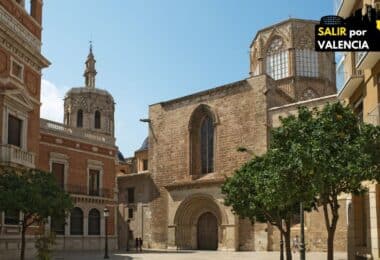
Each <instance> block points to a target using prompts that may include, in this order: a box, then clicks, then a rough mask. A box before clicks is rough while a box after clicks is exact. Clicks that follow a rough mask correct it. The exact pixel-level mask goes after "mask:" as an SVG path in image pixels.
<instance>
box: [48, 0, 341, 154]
mask: <svg viewBox="0 0 380 260" xmlns="http://www.w3.org/2000/svg"><path fill="white" fill-rule="evenodd" d="M62 3H63V1H56V0H51V1H44V17H43V19H44V20H43V53H44V55H45V56H46V57H47V58H48V59H49V60H50V61H51V62H52V65H51V66H50V67H49V68H48V69H45V70H44V71H43V84H42V87H43V89H42V102H43V106H42V116H43V117H45V118H49V119H52V120H56V121H62V118H63V107H62V106H63V102H62V99H63V96H64V93H65V92H66V91H67V90H68V89H69V88H71V87H74V86H82V85H83V84H84V83H83V82H84V79H83V76H82V75H83V70H84V61H85V59H86V56H87V54H88V45H89V44H88V42H89V40H90V39H92V40H93V42H94V54H95V58H96V59H97V71H98V76H97V86H98V87H99V88H103V89H107V90H108V91H109V92H111V93H112V95H113V96H114V98H115V101H116V115H115V120H116V138H117V145H118V146H119V148H120V150H121V151H122V152H123V154H124V155H125V156H131V155H133V152H134V151H135V150H136V149H137V148H139V146H140V145H141V143H142V142H143V140H144V138H145V137H146V136H147V134H148V131H147V126H146V124H144V123H141V122H139V119H140V118H146V117H148V106H149V104H153V103H157V102H160V101H165V100H168V99H172V98H176V97H180V96H183V95H187V94H191V93H193V92H197V91H201V90H205V89H208V88H212V87H216V86H219V85H223V84H226V83H229V82H233V81H237V80H240V79H242V78H245V77H247V76H248V72H249V58H248V57H249V56H248V50H249V45H250V43H251V41H252V39H253V37H254V36H255V34H256V32H257V31H258V30H260V29H261V28H263V27H266V26H270V25H271V24H274V23H277V22H280V21H282V20H285V19H287V18H289V16H291V17H293V18H304V19H316V20H319V19H320V17H321V16H324V15H328V14H332V13H333V2H332V1H326V0H322V1H310V0H307V1H305V0H292V1H283V0H276V1H274V0H266V1H254V0H239V1H238V0H235V1H233V0H191V1H190V0H188V1H184V0H154V1H153V0H134V1H132V0H107V1H106V0H79V1H78V0H65V1H64V5H63V4H62Z"/></svg>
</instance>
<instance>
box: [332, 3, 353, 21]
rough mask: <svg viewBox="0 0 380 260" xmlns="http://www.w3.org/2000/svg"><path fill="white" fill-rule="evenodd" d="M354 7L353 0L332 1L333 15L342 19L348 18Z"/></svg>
mask: <svg viewBox="0 0 380 260" xmlns="http://www.w3.org/2000/svg"><path fill="white" fill-rule="evenodd" d="M354 6H355V0H334V11H335V14H336V15H338V16H341V17H343V18H346V17H348V16H349V15H350V14H351V13H352V11H353V9H354Z"/></svg>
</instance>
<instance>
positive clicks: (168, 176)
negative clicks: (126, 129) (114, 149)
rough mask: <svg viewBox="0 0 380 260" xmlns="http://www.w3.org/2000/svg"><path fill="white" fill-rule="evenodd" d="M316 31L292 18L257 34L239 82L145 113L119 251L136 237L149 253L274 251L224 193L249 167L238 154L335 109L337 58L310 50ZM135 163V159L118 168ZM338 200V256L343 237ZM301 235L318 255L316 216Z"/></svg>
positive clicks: (268, 232)
mask: <svg viewBox="0 0 380 260" xmlns="http://www.w3.org/2000/svg"><path fill="white" fill-rule="evenodd" d="M316 23H317V22H316V21H310V20H300V19H289V20H286V21H283V22H281V23H278V24H275V25H273V26H270V27H268V28H264V29H262V30H260V31H259V32H258V33H257V35H256V37H255V38H254V40H253V42H252V44H251V46H250V73H249V77H248V78H246V79H242V80H240V81H237V82H233V83H230V84H226V85H223V86H219V87H216V88H213V89H209V90H206V91H202V92H199V93H194V94H191V95H188V96H184V97H180V98H176V99H173V100H169V101H164V102H160V103H157V104H153V105H150V106H149V119H148V120H147V121H148V123H149V137H148V143H149V145H148V146H147V149H146V153H147V158H148V162H149V164H148V169H147V171H139V169H138V168H137V169H136V167H135V171H132V172H131V171H129V174H128V172H127V173H125V172H126V171H124V173H122V172H119V173H118V176H119V177H118V185H119V217H120V221H119V224H118V225H119V242H120V244H119V246H123V247H125V244H126V241H127V240H130V241H132V239H133V238H134V237H142V238H143V239H144V241H145V242H144V245H145V246H146V247H150V248H169V249H178V248H179V249H207V250H278V249H279V241H278V238H279V234H278V232H277V230H276V229H275V228H273V227H271V226H270V225H268V224H266V223H254V224H251V223H250V221H248V220H246V219H241V218H239V217H238V216H236V215H234V214H233V213H232V211H231V209H230V208H229V207H227V206H225V205H224V203H223V196H222V194H221V184H222V183H223V182H224V180H225V176H231V175H232V174H233V173H234V170H236V169H238V168H239V167H240V166H241V165H242V164H243V163H244V162H246V161H247V160H249V158H250V155H248V154H245V153H240V152H238V151H237V148H238V147H242V146H243V147H246V148H247V149H248V150H250V151H252V152H253V153H254V154H257V155H260V154H263V153H265V151H266V150H267V147H268V143H269V140H268V139H269V135H268V133H269V130H270V128H271V127H276V126H278V125H279V116H286V115H289V114H292V113H296V111H297V108H298V107H299V106H301V105H303V106H308V107H320V106H322V105H323V104H325V103H326V102H334V101H335V100H336V87H335V63H334V54H333V53H317V52H315V51H314V26H315V24H316ZM133 160H135V161H138V160H139V155H138V154H137V156H136V157H135V158H132V161H131V159H129V162H125V164H126V165H128V164H133ZM132 168H133V167H132ZM132 168H131V167H129V169H132ZM139 178H140V181H139ZM147 189H148V190H149V192H148V194H147V191H146V190H147ZM147 195H148V196H150V197H149V199H148V200H147ZM128 196H133V200H128ZM341 199H342V202H341V204H342V205H343V207H342V209H341V210H342V217H341V218H340V223H339V224H338V230H337V235H336V238H337V241H336V249H337V250H338V251H339V250H345V247H346V237H347V236H346V232H347V224H346V223H345V217H344V216H345V205H346V202H345V201H346V198H345V197H344V196H343V197H342V198H341ZM127 210H128V212H126V211H127ZM134 210H136V214H128V213H133V211H134ZM125 223H127V224H125ZM306 227H307V239H308V241H307V246H308V249H309V250H323V249H324V247H325V243H324V241H325V239H326V237H327V233H326V232H325V230H324V223H323V218H322V215H321V214H320V213H312V214H307V216H306ZM293 232H295V234H296V233H298V232H299V225H298V223H294V226H293ZM127 233H128V235H125V234H127ZM130 243H131V242H130ZM131 245H132V244H131Z"/></svg>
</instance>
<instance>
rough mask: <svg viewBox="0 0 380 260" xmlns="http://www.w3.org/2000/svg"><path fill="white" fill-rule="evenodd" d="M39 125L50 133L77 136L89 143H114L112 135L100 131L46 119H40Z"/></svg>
mask: <svg viewBox="0 0 380 260" xmlns="http://www.w3.org/2000/svg"><path fill="white" fill-rule="evenodd" d="M40 127H41V129H42V130H44V131H47V132H51V133H52V134H55V135H58V136H62V137H71V138H73V137H74V138H79V139H81V140H87V141H88V142H91V143H98V144H114V143H115V138H114V137H112V136H108V135H104V134H101V133H95V132H91V131H89V130H85V129H81V128H75V127H69V126H67V125H64V124H60V123H57V122H53V121H50V120H46V119H41V120H40Z"/></svg>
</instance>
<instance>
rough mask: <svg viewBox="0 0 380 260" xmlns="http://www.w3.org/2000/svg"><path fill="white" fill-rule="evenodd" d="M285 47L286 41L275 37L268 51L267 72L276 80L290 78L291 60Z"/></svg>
mask: <svg viewBox="0 0 380 260" xmlns="http://www.w3.org/2000/svg"><path fill="white" fill-rule="evenodd" d="M285 47H286V46H285V43H284V41H283V40H282V39H281V38H280V37H275V38H274V39H273V40H272V42H271V43H270V45H269V47H268V50H267V56H266V72H267V74H268V75H269V76H271V77H272V78H273V79H275V80H278V79H283V78H286V77H288V76H289V58H288V51H287V50H286V48H285Z"/></svg>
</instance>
